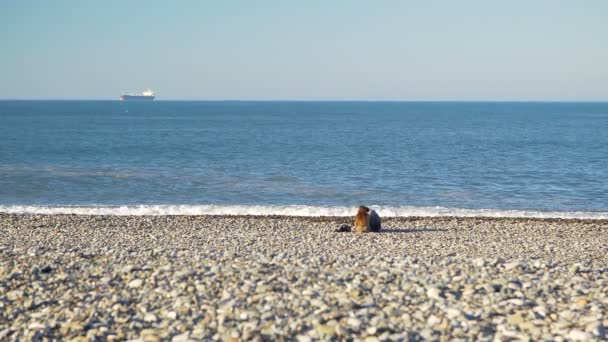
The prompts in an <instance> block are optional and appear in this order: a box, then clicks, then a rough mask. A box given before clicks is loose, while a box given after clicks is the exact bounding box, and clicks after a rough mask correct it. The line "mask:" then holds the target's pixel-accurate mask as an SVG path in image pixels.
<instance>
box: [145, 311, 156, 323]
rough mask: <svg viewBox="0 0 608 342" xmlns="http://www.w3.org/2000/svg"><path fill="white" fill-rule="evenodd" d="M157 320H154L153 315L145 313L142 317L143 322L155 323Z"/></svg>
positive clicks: (154, 316)
mask: <svg viewBox="0 0 608 342" xmlns="http://www.w3.org/2000/svg"><path fill="white" fill-rule="evenodd" d="M157 320H158V319H157V318H156V315H154V314H153V313H147V314H146V315H145V316H144V322H156V321H157Z"/></svg>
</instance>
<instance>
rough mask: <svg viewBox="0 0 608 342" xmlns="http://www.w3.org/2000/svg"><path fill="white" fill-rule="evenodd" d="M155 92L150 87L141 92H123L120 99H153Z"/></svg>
mask: <svg viewBox="0 0 608 342" xmlns="http://www.w3.org/2000/svg"><path fill="white" fill-rule="evenodd" d="M154 97H155V96H154V92H153V91H152V90H150V89H148V90H145V91H144V92H142V93H141V94H122V95H120V101H132V100H134V101H140V100H144V101H151V100H154Z"/></svg>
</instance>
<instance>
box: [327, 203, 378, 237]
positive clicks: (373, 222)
mask: <svg viewBox="0 0 608 342" xmlns="http://www.w3.org/2000/svg"><path fill="white" fill-rule="evenodd" d="M381 228H382V227H381V222H380V216H379V215H378V213H376V212H375V211H374V210H371V209H370V208H368V207H366V206H364V205H362V206H360V207H359V210H358V211H357V216H355V225H354V226H353V227H352V228H351V227H350V226H349V225H347V224H343V225H341V226H340V228H338V230H337V231H338V232H350V231H354V232H357V233H367V232H379V231H380V229H381Z"/></svg>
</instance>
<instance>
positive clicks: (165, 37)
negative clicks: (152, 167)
mask: <svg viewBox="0 0 608 342" xmlns="http://www.w3.org/2000/svg"><path fill="white" fill-rule="evenodd" d="M0 42H1V43H0V44H1V45H0V99H117V98H118V96H119V95H120V94H121V93H122V92H140V91H143V90H145V89H147V88H150V89H152V90H154V91H155V92H156V93H157V97H158V99H184V100H187V99H201V100H204V99H210V100H214V99H243V100H287V99H289V100H524V101H526V100H557V101H586V100H591V101H605V100H608V1H606V0H581V1H574V0H570V1H562V0H535V1H524V0H514V1H488V0H463V1H451V0H445V1H439V0H437V1H321V0H313V1H302V2H295V1H294V2H290V1H244V0H243V1H177V2H170V1H151V0H146V1H114V0H112V1H96V2H92V1H61V0H58V1H38V2H31V1H18V0H2V1H0Z"/></svg>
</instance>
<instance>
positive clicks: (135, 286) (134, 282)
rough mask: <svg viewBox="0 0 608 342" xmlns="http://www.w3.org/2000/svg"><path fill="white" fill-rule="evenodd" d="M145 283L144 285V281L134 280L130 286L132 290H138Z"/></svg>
mask: <svg viewBox="0 0 608 342" xmlns="http://www.w3.org/2000/svg"><path fill="white" fill-rule="evenodd" d="M143 283H144V281H143V279H134V280H131V281H130V282H129V285H128V286H129V287H130V288H134V289H136V288H139V287H141V286H142V285H143Z"/></svg>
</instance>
